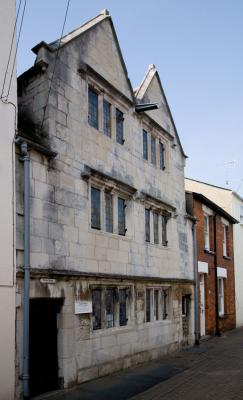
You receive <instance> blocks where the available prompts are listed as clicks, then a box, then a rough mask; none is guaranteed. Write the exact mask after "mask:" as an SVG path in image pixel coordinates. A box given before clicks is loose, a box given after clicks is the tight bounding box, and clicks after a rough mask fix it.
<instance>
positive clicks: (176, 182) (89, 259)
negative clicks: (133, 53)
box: [16, 11, 194, 397]
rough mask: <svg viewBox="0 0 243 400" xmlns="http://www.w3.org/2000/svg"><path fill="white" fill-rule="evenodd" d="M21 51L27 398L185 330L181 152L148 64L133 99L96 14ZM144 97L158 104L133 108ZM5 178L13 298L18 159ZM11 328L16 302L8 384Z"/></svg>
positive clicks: (119, 364)
mask: <svg viewBox="0 0 243 400" xmlns="http://www.w3.org/2000/svg"><path fill="white" fill-rule="evenodd" d="M33 51H34V52H35V53H36V55H37V57H36V62H35V65H34V66H33V67H32V68H31V69H30V70H28V71H26V72H25V73H24V74H23V75H21V76H20V78H19V108H20V117H19V140H20V141H25V142H26V143H27V144H28V146H29V154H30V168H31V177H30V186H31V189H30V201H31V206H30V218H31V224H30V230H31V235H30V271H31V279H30V367H31V368H30V371H31V372H30V387H31V393H32V395H33V394H38V393H41V392H43V391H48V390H52V389H56V388H58V387H71V386H72V385H74V384H77V383H79V382H83V381H85V380H89V379H92V378H95V377H98V376H102V375H105V374H108V373H111V372H113V371H116V370H119V369H122V368H126V367H129V366H130V365H133V364H137V363H140V362H143V361H146V360H149V359H155V358H157V357H160V356H161V355H163V354H166V353H168V352H171V351H175V350H178V349H179V348H180V347H181V346H183V345H188V344H191V343H192V342H193V334H194V329H193V324H194V321H193V303H194V300H193V260H192V234H191V225H190V224H191V222H190V220H188V219H187V218H186V210H185V194H184V164H185V154H184V152H183V149H182V146H181V143H180V140H179V137H178V134H177V131H176V128H175V125H174V122H173V119H172V115H171V112H170V109H169V106H168V103H167V101H166V98H165V95H164V92H163V89H162V86H161V82H160V79H159V75H158V72H157V71H156V68H155V66H154V65H150V67H149V69H148V72H147V74H146V76H145V78H144V80H143V82H142V84H141V85H140V87H139V88H138V89H137V90H136V91H135V92H134V91H133V90H132V87H131V84H130V81H129V79H128V75H127V71H126V67H125V64H124V61H123V58H122V54H121V50H120V47H119V44H118V41H117V37H116V33H115V30H114V27H113V24H112V20H111V17H110V15H109V13H108V12H107V11H103V12H101V13H100V14H99V15H98V16H97V17H95V18H94V19H92V20H91V21H89V22H87V23H86V24H84V25H83V26H81V27H80V28H78V29H76V30H75V31H73V32H71V33H70V34H68V35H66V36H65V37H63V38H62V40H61V42H60V46H59V41H57V42H53V43H51V44H46V43H45V42H41V43H40V44H39V45H37V46H36V47H35V48H34V49H33ZM57 52H58V57H57ZM54 69H55V70H54ZM53 70H54V74H53ZM50 84H51V90H49V89H50ZM47 99H48V103H47ZM144 103H159V104H160V106H159V108H158V109H156V110H153V111H147V112H142V113H141V112H139V111H140V110H139V107H138V105H139V104H140V105H141V104H144ZM18 151H19V150H18V148H17V152H18ZM16 174H17V175H16V179H17V268H18V272H17V276H18V296H19V297H20V298H22V296H23V186H22V182H23V166H22V163H21V161H19V155H18V156H17V164H16ZM22 320H23V311H22V304H21V302H20V304H19V307H18V309H17V331H18V334H17V366H16V368H17V373H16V375H17V376H20V375H21V365H22ZM35 360H38V363H36V362H35ZM49 376H52V377H53V379H52V381H49V380H48V377H49ZM20 395H21V382H20V381H19V382H18V384H17V397H18V396H20Z"/></svg>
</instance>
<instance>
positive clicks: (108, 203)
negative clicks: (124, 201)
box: [105, 192, 113, 232]
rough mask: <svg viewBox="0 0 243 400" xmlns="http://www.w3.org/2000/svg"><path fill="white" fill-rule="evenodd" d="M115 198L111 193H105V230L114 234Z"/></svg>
mask: <svg viewBox="0 0 243 400" xmlns="http://www.w3.org/2000/svg"><path fill="white" fill-rule="evenodd" d="M112 203H113V198H112V195H111V194H110V193H109V192H105V230H106V232H113V204H112Z"/></svg>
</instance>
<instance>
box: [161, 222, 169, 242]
mask: <svg viewBox="0 0 243 400" xmlns="http://www.w3.org/2000/svg"><path fill="white" fill-rule="evenodd" d="M167 244H168V240H167V217H166V216H165V215H162V245H163V246H167Z"/></svg>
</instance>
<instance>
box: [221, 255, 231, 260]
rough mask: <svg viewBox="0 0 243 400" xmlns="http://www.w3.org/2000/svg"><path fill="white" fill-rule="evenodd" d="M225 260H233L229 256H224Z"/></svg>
mask: <svg viewBox="0 0 243 400" xmlns="http://www.w3.org/2000/svg"><path fill="white" fill-rule="evenodd" d="M223 258H224V259H225V260H232V257H229V256H223Z"/></svg>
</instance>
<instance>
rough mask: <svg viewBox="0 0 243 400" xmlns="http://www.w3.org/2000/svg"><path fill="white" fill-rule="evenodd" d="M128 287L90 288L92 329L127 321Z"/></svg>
mask: <svg viewBox="0 0 243 400" xmlns="http://www.w3.org/2000/svg"><path fill="white" fill-rule="evenodd" d="M128 295H129V288H119V287H99V288H94V289H92V310H93V311H92V326H93V330H97V329H109V328H113V327H115V326H125V325H127V323H128Z"/></svg>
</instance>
